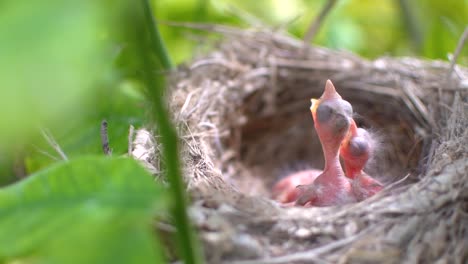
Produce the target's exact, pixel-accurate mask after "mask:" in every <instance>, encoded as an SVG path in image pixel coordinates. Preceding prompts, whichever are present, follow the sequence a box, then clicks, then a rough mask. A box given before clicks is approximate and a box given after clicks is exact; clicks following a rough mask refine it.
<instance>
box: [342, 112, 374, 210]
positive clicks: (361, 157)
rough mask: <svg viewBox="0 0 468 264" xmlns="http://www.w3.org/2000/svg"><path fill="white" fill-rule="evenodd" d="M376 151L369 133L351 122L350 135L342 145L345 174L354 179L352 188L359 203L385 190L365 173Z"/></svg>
mask: <svg viewBox="0 0 468 264" xmlns="http://www.w3.org/2000/svg"><path fill="white" fill-rule="evenodd" d="M373 151H374V146H373V143H372V138H371V137H370V135H369V133H368V132H367V131H366V130H365V129H363V128H358V127H357V125H356V123H355V122H354V120H352V121H351V126H350V129H349V133H348V135H347V136H346V138H345V139H344V140H343V142H342V143H341V148H340V155H341V157H342V158H343V161H344V166H345V174H346V176H347V177H348V178H350V179H353V183H352V188H353V192H354V195H355V196H356V198H357V200H358V201H362V200H365V199H367V198H369V197H371V196H372V195H374V194H376V193H378V192H379V191H381V190H382V189H383V185H382V184H381V183H380V182H379V181H377V180H375V179H374V178H372V177H371V176H369V175H368V174H367V173H365V172H364V171H363V168H364V166H365V165H366V163H367V161H368V160H369V158H370V156H371V155H372V153H373Z"/></svg>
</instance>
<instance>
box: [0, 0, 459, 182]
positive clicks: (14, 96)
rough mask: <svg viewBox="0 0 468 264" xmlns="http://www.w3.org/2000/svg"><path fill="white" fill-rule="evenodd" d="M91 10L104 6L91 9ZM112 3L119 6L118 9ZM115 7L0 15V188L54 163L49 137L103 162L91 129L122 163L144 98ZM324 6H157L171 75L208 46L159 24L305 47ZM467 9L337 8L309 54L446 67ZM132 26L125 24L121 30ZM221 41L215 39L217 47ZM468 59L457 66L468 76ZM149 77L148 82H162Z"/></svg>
mask: <svg viewBox="0 0 468 264" xmlns="http://www.w3.org/2000/svg"><path fill="white" fill-rule="evenodd" d="M95 2H100V3H99V4H97V3H95ZM117 2H118V1H117ZM117 2H113V1H80V2H79V3H75V4H64V3H62V2H61V1H57V0H45V1H41V2H40V3H39V2H37V3H36V2H27V3H26V2H24V3H20V2H17V1H2V3H1V4H0V38H1V39H0V58H1V59H0V83H1V90H0V94H1V95H0V186H1V185H6V184H9V183H11V182H14V181H15V180H17V179H19V178H22V177H24V176H26V175H27V174H29V173H31V172H35V171H38V170H40V169H41V168H44V167H45V166H48V165H49V164H51V163H53V162H55V161H56V160H58V159H60V158H59V157H58V155H57V154H56V153H55V152H54V150H53V149H52V148H51V146H50V144H49V143H47V142H46V140H45V139H44V137H43V136H41V132H40V131H41V130H40V128H46V129H47V130H48V131H49V132H50V134H51V135H52V136H53V137H54V138H55V140H56V141H57V142H58V144H59V145H60V146H61V147H62V149H63V150H64V152H65V153H67V155H68V156H70V157H72V158H73V157H77V156H81V155H85V154H97V153H102V150H101V143H100V138H99V126H100V122H101V121H102V120H103V119H106V120H107V121H108V122H109V134H110V141H111V148H113V151H114V153H117V154H123V153H125V152H126V148H127V133H128V126H129V125H130V124H132V125H134V126H136V127H139V126H141V125H143V124H145V123H146V122H147V121H145V120H147V117H148V110H147V108H146V107H145V106H146V103H145V100H146V98H145V94H144V93H143V92H142V89H141V87H140V86H141V84H140V83H139V82H138V80H137V79H136V78H135V72H137V70H135V69H134V68H132V57H131V54H129V53H127V52H126V47H127V46H126V45H127V43H125V41H122V40H121V39H119V38H118V37H115V36H116V35H118V34H119V33H118V32H119V30H121V29H122V28H125V26H126V23H127V22H128V21H125V20H122V19H120V18H119V17H118V15H117V14H118V13H119V8H120V6H119V4H116V3H117ZM325 3H326V1H324V0H288V1H284V0H258V1H249V0H211V1H210V0H177V1H174V0H154V1H152V4H153V11H154V14H155V17H156V20H157V21H159V22H161V23H159V24H158V27H159V30H160V32H161V34H162V38H163V40H164V42H165V45H166V47H167V50H168V53H169V56H170V58H171V59H172V62H173V64H175V65H179V64H181V63H185V62H189V61H190V60H191V59H192V58H193V57H194V56H196V55H197V54H200V52H207V51H209V48H210V47H211V46H210V45H209V44H210V43H211V42H210V41H208V40H209V39H212V36H213V35H216V34H212V33H209V32H204V31H198V30H191V29H188V28H183V27H175V26H169V25H168V24H167V23H166V22H168V21H173V22H196V23H210V24H222V25H229V26H236V27H241V28H249V27H272V28H283V29H285V30H287V31H288V32H289V33H290V34H293V35H295V36H297V37H299V38H302V37H303V35H304V33H305V32H306V30H307V28H308V26H309V24H310V23H311V21H312V20H313V18H314V17H315V16H316V15H317V14H318V13H319V12H320V9H321V8H322V7H323V6H324V4H325ZM467 18H468V0H445V1H440V0H411V1H410V0H380V1H374V0H340V1H337V3H336V5H335V6H334V8H333V9H332V10H331V12H330V13H329V15H328V16H327V18H326V19H325V22H324V24H323V25H322V27H321V28H320V31H319V34H318V35H317V37H316V38H315V39H314V42H313V44H315V45H322V46H326V47H329V48H332V49H341V50H348V51H351V52H354V53H357V54H359V55H361V56H364V57H367V58H371V59H372V58H376V57H378V56H416V57H422V58H426V59H441V60H445V61H447V60H448V59H449V58H450V55H451V53H452V52H453V51H454V50H455V47H456V44H457V42H458V40H459V38H460V36H461V34H462V32H463V30H464V27H465V26H466V25H467V23H468V19H467ZM127 24H128V23H127ZM218 37H219V36H218ZM467 54H468V49H466V48H465V49H464V51H463V53H462V55H461V56H460V58H459V60H458V62H459V63H461V64H464V65H466V64H467V62H468V59H467ZM162 73H163V71H162V70H161V69H155V74H162Z"/></svg>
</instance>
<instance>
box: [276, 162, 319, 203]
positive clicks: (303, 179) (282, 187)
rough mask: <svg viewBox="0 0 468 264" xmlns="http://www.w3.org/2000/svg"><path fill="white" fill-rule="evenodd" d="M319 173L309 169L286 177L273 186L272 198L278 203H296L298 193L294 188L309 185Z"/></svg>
mask: <svg viewBox="0 0 468 264" xmlns="http://www.w3.org/2000/svg"><path fill="white" fill-rule="evenodd" d="M321 173H322V171H320V170H315V169H310V170H302V171H298V172H295V173H293V174H290V175H288V176H287V177H285V178H283V179H281V180H280V181H278V182H277V183H276V184H275V185H274V186H273V190H272V195H273V198H274V199H275V200H276V201H278V202H280V203H291V202H294V201H296V200H297V197H298V196H299V191H300V190H299V189H298V188H296V187H297V186H299V185H307V184H311V183H312V182H313V181H314V180H315V178H317V176H319V175H320V174H321Z"/></svg>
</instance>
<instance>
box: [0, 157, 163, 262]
mask: <svg viewBox="0 0 468 264" xmlns="http://www.w3.org/2000/svg"><path fill="white" fill-rule="evenodd" d="M167 205H168V200H167V199H166V193H165V192H164V190H163V189H162V188H161V187H158V186H157V185H156V184H155V183H154V181H153V178H152V176H151V175H150V174H149V173H148V172H147V171H146V170H145V169H143V168H142V167H141V166H140V165H139V164H138V163H137V162H136V161H134V160H132V159H129V158H125V159H124V158H105V157H92V156H89V157H81V158H78V159H75V160H73V161H70V162H61V163H57V164H55V165H54V166H52V167H50V168H48V169H46V170H42V171H41V172H38V173H37V174H35V175H31V176H30V177H28V178H27V179H26V180H24V181H21V182H19V183H18V184H15V185H12V186H10V187H8V188H3V189H0V215H1V217H0V234H1V235H0V263H164V261H163V254H162V251H161V250H162V249H161V247H160V246H159V244H158V241H156V240H155V238H154V236H153V235H152V232H151V225H150V224H151V221H152V218H153V217H155V216H156V213H157V212H163V211H164V210H165V209H166V208H167Z"/></svg>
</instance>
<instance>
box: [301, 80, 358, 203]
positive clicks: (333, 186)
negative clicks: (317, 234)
mask: <svg viewBox="0 0 468 264" xmlns="http://www.w3.org/2000/svg"><path fill="white" fill-rule="evenodd" d="M311 102H312V105H311V107H310V110H311V113H312V118H313V120H314V127H315V130H316V131H317V135H318V137H319V139H320V142H321V144H322V151H323V154H324V157H325V168H324V170H323V172H322V173H321V174H320V175H319V176H317V178H315V180H313V182H312V183H311V184H308V185H301V186H299V187H298V188H299V192H300V193H299V195H298V199H297V201H296V205H310V206H332V205H342V204H348V203H352V202H355V201H356V198H355V196H354V192H353V190H352V186H351V183H350V180H349V179H348V178H346V177H345V174H344V172H343V169H342V168H341V164H340V161H339V149H340V145H341V142H342V141H343V140H344V139H345V137H346V136H347V134H348V131H349V127H350V125H351V122H352V117H351V116H352V113H353V108H352V106H351V104H350V103H349V102H347V101H345V100H343V99H342V98H341V96H340V95H339V94H338V93H337V92H336V90H335V87H334V86H333V84H332V82H331V81H330V80H328V81H327V83H326V85H325V91H324V92H323V94H322V96H321V97H320V99H318V100H316V99H312V100H311Z"/></svg>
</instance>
